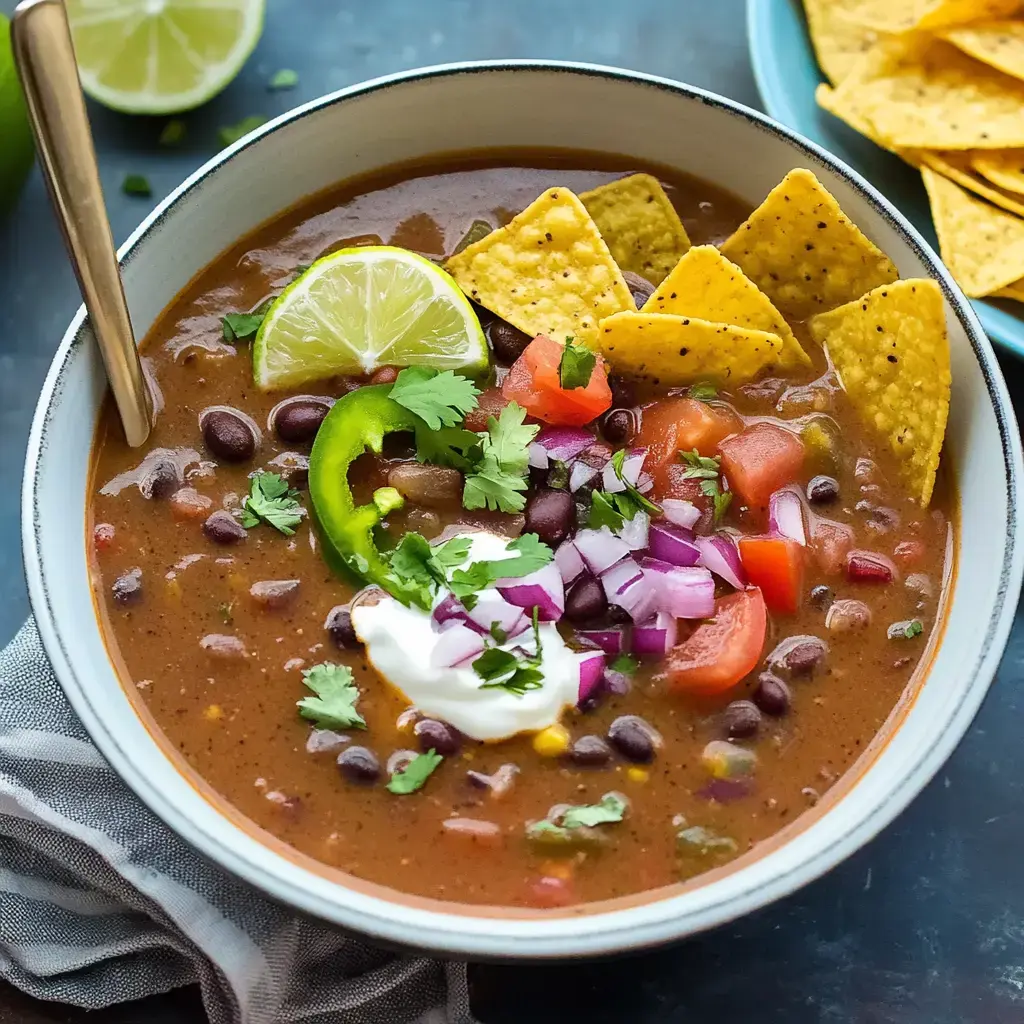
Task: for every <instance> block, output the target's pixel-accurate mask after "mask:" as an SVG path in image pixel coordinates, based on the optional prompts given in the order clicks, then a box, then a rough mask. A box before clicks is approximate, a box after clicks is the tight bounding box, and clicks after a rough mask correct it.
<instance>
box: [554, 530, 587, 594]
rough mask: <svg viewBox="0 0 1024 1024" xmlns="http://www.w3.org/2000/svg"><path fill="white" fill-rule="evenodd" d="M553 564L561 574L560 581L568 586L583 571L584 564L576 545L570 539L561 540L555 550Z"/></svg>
mask: <svg viewBox="0 0 1024 1024" xmlns="http://www.w3.org/2000/svg"><path fill="white" fill-rule="evenodd" d="M555 565H557V566H558V571H559V573H561V576H562V583H564V584H565V585H566V586H569V584H570V583H572V582H574V581H575V580H576V579H578V578H579V577H580V576H581V575H582V574H583V572H584V569H585V566H584V565H583V559H582V557H581V556H580V553H579V551H578V550H577V549H576V545H575V544H573V542H572V541H571V540H565V541H562V543H561V544H559V546H558V548H557V549H556V551H555Z"/></svg>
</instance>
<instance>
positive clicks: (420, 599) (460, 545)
mask: <svg viewBox="0 0 1024 1024" xmlns="http://www.w3.org/2000/svg"><path fill="white" fill-rule="evenodd" d="M471 543H472V540H471V539H470V538H469V537H452V539H451V540H449V541H446V542H445V543H444V544H441V545H439V546H437V547H432V546H431V545H430V544H428V543H427V541H426V539H425V538H424V537H422V536H420V534H418V533H407V534H405V536H404V537H402V539H401V540H400V541H399V542H398V544H397V545H396V547H395V549H394V550H393V551H392V552H391V571H392V572H393V573H394V575H395V576H396V577H397V578H398V579H399V580H401V581H402V583H403V584H405V586H406V587H419V590H420V592H419V594H418V596H417V604H419V605H421V606H422V607H424V608H429V607H430V602H431V600H432V598H433V596H434V594H435V593H436V591H437V587H438V585H440V586H446V585H447V584H446V573H447V570H448V569H451V568H453V567H454V566H457V565H461V564H462V563H463V562H464V561H465V560H466V559H467V558H468V557H469V548H470V544H471Z"/></svg>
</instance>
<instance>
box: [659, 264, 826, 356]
mask: <svg viewBox="0 0 1024 1024" xmlns="http://www.w3.org/2000/svg"><path fill="white" fill-rule="evenodd" d="M643 311H644V313H675V314H676V315H678V316H690V317H699V318H700V319H701V320H710V321H711V322H713V323H720V324H735V325H736V326H737V327H751V328H753V329H754V330H756V331H764V332H765V333H766V334H777V335H778V336H779V337H780V338H781V339H782V356H781V358H780V360H779V364H778V365H779V367H780V368H781V369H783V370H790V369H794V368H796V367H799V366H810V365H811V359H810V356H808V355H807V353H806V352H805V351H804V350H803V347H802V346H801V344H800V342H799V341H797V340H796V337H795V335H794V334H793V331H792V329H791V328H790V326H789V324H787V323H786V321H785V319H783V316H782V314H781V313H780V312H779V311H778V310H777V309H776V308H775V307H774V306H773V305H772V303H771V299H769V298H768V296H767V295H765V294H764V292H762V291H760V290H759V289H758V287H757V285H756V284H754V282H753V281H751V280H750V278H748V277H747V276H746V274H744V273H743V271H742V270H740V268H739V267H737V266H736V264H735V263H730V262H729V261H728V260H727V259H726V258H725V257H724V256H723V255H722V254H721V253H720V252H719V251H718V250H717V249H716V248H715V247H714V246H713V245H698V246H694V248H692V249H691V250H690V251H689V252H688V253H687V254H686V255H685V256H684V257H683V258H682V259H681V260H680V261H679V262H678V263H677V264H676V265H675V266H674V267H673V268H672V273H671V274H669V275H668V277H666V278H665V280H664V281H662V282H661V284H660V285H659V287H658V289H657V291H655V293H654V294H653V295H652V296H651V297H650V298H649V299H648V300H647V302H645V303H644V308H643Z"/></svg>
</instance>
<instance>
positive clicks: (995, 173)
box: [971, 149, 1024, 195]
mask: <svg viewBox="0 0 1024 1024" xmlns="http://www.w3.org/2000/svg"><path fill="white" fill-rule="evenodd" d="M971 166H972V167H973V168H974V169H975V170H976V171H977V172H978V173H979V174H980V175H981V176H982V177H984V178H988V180H989V181H991V182H992V184H993V185H998V186H999V187H1000V188H1002V189H1005V190H1006V191H1007V192H1014V193H1019V194H1021V195H1024V149H993V150H984V149H982V150H978V151H977V152H976V153H972V154H971Z"/></svg>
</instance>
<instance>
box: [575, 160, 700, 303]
mask: <svg viewBox="0 0 1024 1024" xmlns="http://www.w3.org/2000/svg"><path fill="white" fill-rule="evenodd" d="M580 200H581V202H582V203H583V205H584V206H585V207H586V208H587V211H588V212H589V213H590V216H591V217H593V218H594V223H595V224H596V225H597V227H598V230H599V231H600V232H601V237H602V238H604V240H605V241H606V242H607V243H608V248H609V249H610V250H611V254H612V256H614V257H615V262H616V263H618V265H619V267H620V268H621V269H622V270H631V271H632V272H633V273H634V274H640V276H641V277H645V278H647V280H648V281H650V282H651V284H655V285H656V284H659V283H660V282H661V281H663V280H664V279H665V275H666V274H667V273H668V272H669V271H670V270H671V269H672V268H673V267H674V266H675V264H676V262H677V261H678V259H679V257H680V256H682V255H683V253H684V252H686V250H687V249H689V248H690V239H689V238H688V237H687V234H686V228H684V227H683V222H682V221H681V220H680V219H679V214H678V213H676V208H675V207H674V206H673V205H672V200H671V199H669V197H668V195H667V194H666V192H665V190H664V189H663V188H662V187H661V183H660V182H659V181H658V179H657V178H655V177H654V176H653V175H650V174H631V175H630V176H629V177H628V178H619V180H618V181H610V182H608V184H607V185H600V186H599V187H598V188H595V189H591V190H590V191H589V192H583V193H581V194H580Z"/></svg>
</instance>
